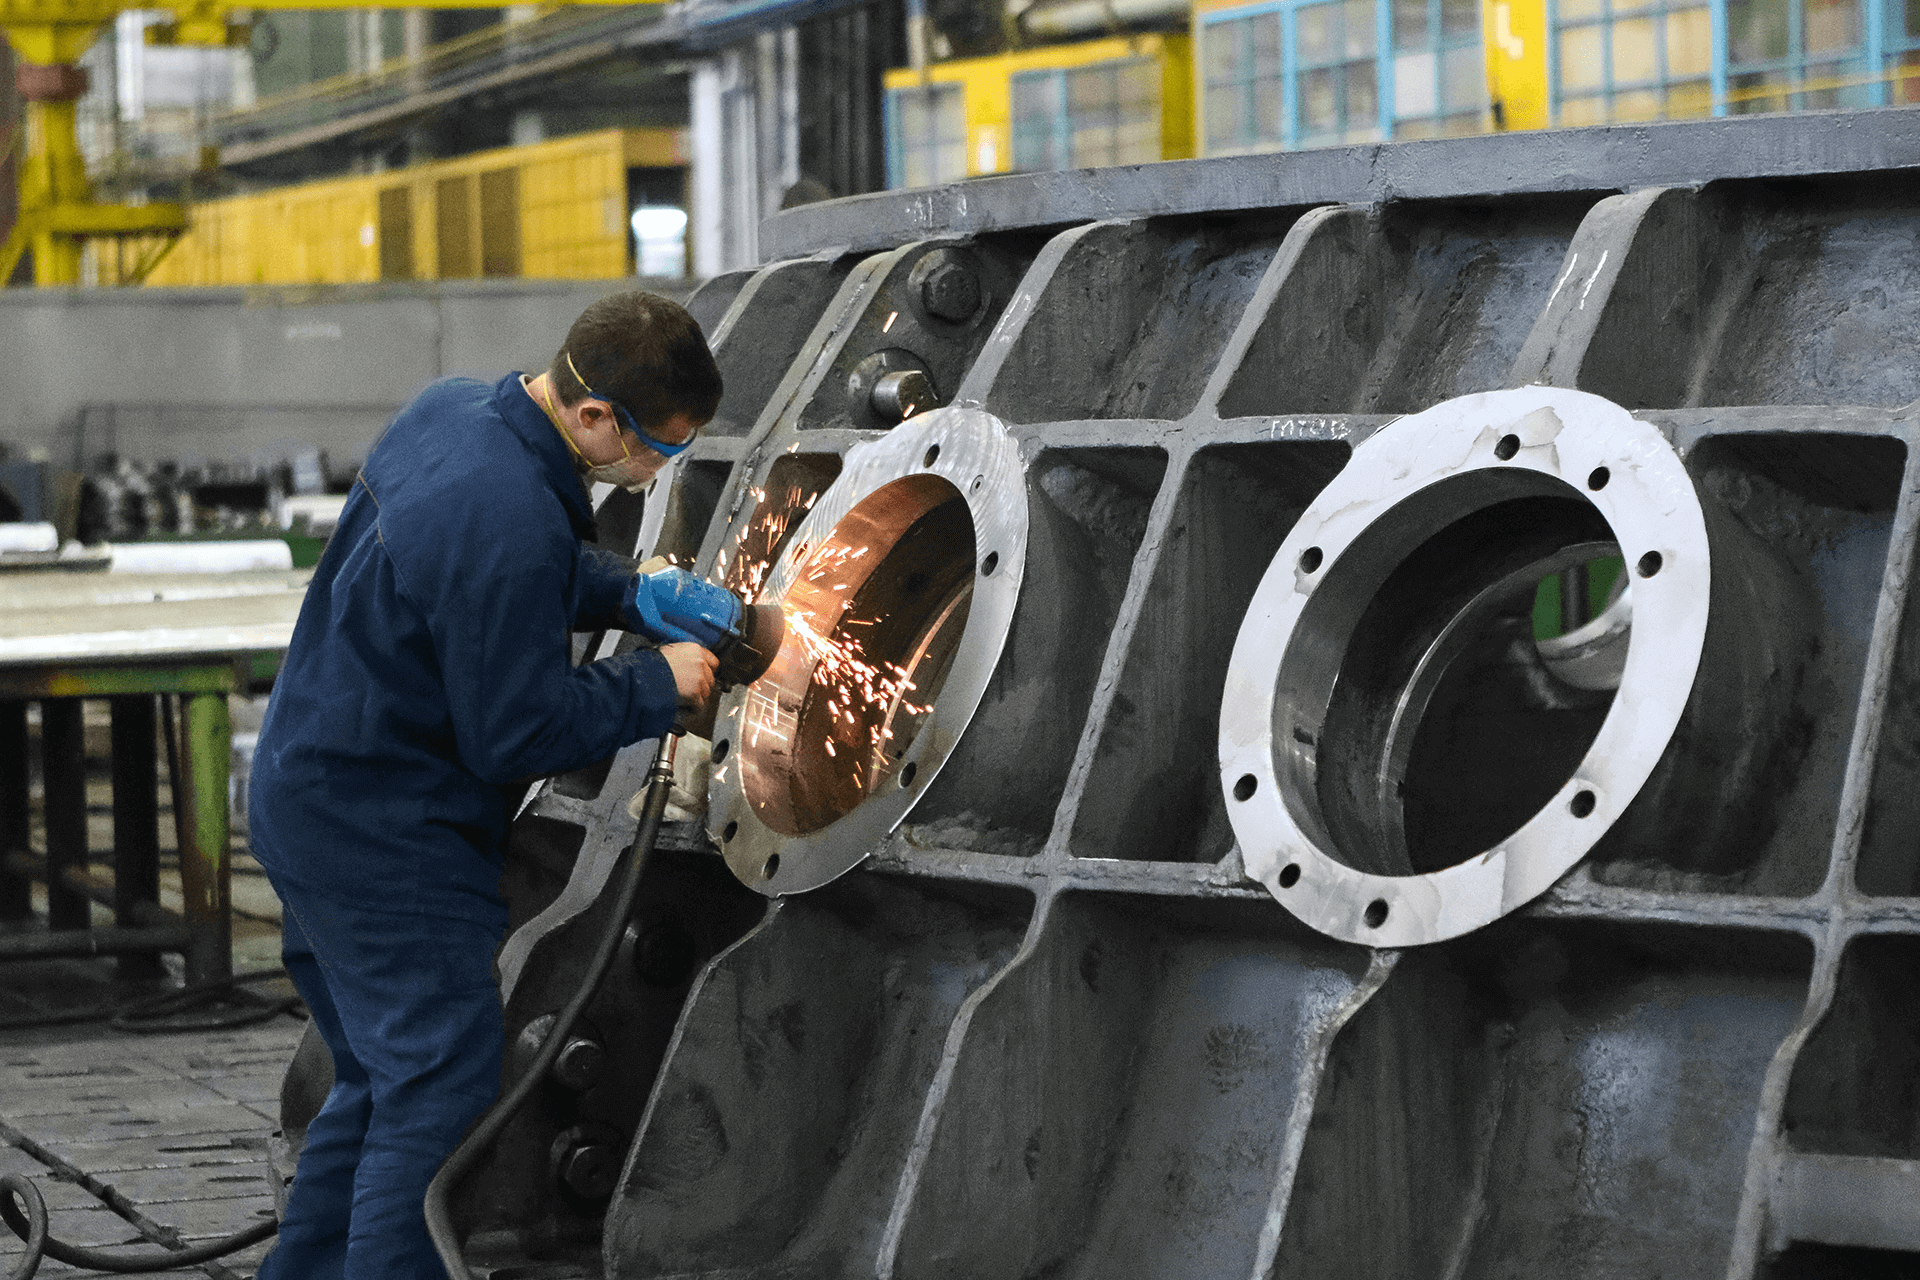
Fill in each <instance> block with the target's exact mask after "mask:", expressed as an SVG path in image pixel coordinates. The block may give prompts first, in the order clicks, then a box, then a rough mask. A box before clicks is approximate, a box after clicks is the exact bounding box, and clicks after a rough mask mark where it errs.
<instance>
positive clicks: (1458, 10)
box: [1440, 0, 1480, 36]
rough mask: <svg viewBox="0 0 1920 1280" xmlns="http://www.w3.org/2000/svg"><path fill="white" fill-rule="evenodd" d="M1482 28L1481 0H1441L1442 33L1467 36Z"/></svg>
mask: <svg viewBox="0 0 1920 1280" xmlns="http://www.w3.org/2000/svg"><path fill="white" fill-rule="evenodd" d="M1478 30H1480V0H1440V33H1441V34H1442V35H1447V36H1467V35H1472V34H1473V33H1474V32H1476V31H1478Z"/></svg>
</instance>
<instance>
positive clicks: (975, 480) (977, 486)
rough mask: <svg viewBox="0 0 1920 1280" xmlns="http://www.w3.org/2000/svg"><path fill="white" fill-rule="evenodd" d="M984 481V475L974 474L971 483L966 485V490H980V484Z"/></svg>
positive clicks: (976, 491) (985, 479) (969, 491)
mask: <svg viewBox="0 0 1920 1280" xmlns="http://www.w3.org/2000/svg"><path fill="white" fill-rule="evenodd" d="M986 482H987V478H986V477H985V476H975V477H974V478H973V483H972V484H970V485H968V486H967V492H968V493H978V492H980V486H981V485H983V484H985V483H986Z"/></svg>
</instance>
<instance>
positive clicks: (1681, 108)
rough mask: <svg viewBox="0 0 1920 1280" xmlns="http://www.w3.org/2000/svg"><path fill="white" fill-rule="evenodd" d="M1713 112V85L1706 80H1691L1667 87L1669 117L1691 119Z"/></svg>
mask: <svg viewBox="0 0 1920 1280" xmlns="http://www.w3.org/2000/svg"><path fill="white" fill-rule="evenodd" d="M1712 114H1713V85H1712V84H1711V83H1710V82H1708V81H1706V80H1690V81H1688V82H1687V83H1685V84H1676V85H1669V86H1668V87H1667V119H1669V120H1689V119H1693V118H1695V117H1699V116H1710V115H1712Z"/></svg>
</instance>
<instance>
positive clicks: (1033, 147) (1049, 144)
mask: <svg viewBox="0 0 1920 1280" xmlns="http://www.w3.org/2000/svg"><path fill="white" fill-rule="evenodd" d="M1058 75H1059V73H1058V72H1055V71H1027V72H1022V73H1020V74H1018V75H1016V76H1014V77H1013V83H1012V103H1011V106H1012V111H1013V167H1014V169H1015V170H1017V171H1022V172H1028V173H1032V172H1037V171H1039V170H1043V169H1057V168H1059V167H1060V158H1059V157H1057V156H1055V155H1054V153H1053V152H1054V146H1053V137H1054V129H1055V128H1056V126H1057V124H1058V120H1059V114H1060V109H1059V101H1060V97H1059V94H1060V88H1059V80H1058Z"/></svg>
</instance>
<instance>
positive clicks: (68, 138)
mask: <svg viewBox="0 0 1920 1280" xmlns="http://www.w3.org/2000/svg"><path fill="white" fill-rule="evenodd" d="M554 2H556V3H562V4H625V3H632V0H554ZM472 5H473V0H407V2H406V3H405V4H404V5H399V4H394V5H380V4H377V3H376V4H372V5H370V4H368V3H366V2H365V0H359V2H358V3H345V2H344V0H245V3H241V4H235V3H229V2H228V0H175V2H174V3H171V4H144V3H143V4H138V5H128V4H121V3H116V2H115V0H0V31H4V32H5V33H6V37H7V41H8V42H9V43H10V44H12V46H13V51H14V52H15V53H16V54H18V55H19V57H20V59H21V61H22V63H23V64H24V65H23V66H22V67H21V68H20V74H19V76H18V79H17V83H18V85H19V87H20V90H21V97H22V98H24V99H25V100H26V106H27V113H26V147H25V148H24V150H23V152H22V155H21V160H20V203H19V210H18V214H17V216H16V220H15V222H14V226H13V230H12V232H11V233H10V234H9V235H8V237H7V240H6V242H5V244H4V245H0V283H3V282H5V281H6V280H9V279H11V278H12V276H13V269H14V267H15V266H16V265H18V263H19V261H20V255H21V254H22V253H24V252H25V251H26V250H27V249H28V248H31V249H32V250H33V276H34V283H35V284H41V285H52V284H78V283H79V282H80V246H81V245H82V244H83V243H84V242H85V241H86V240H87V239H89V238H92V237H102V236H118V237H153V236H156V235H158V236H161V237H163V239H162V241H161V243H162V245H163V246H164V245H165V244H166V243H170V239H166V237H171V236H174V235H178V234H179V233H180V232H181V231H183V230H184V229H185V227H186V224H187V218H186V211H185V210H184V209H183V208H181V207H180V206H179V205H174V204H148V205H116V204H103V203H99V202H97V201H95V200H94V199H93V190H92V186H91V184H90V183H89V182H88V180H87V168H86V163H85V161H84V160H83V159H82V157H81V153H80V139H79V135H78V133H77V132H76V130H75V128H74V101H75V99H77V98H78V97H79V96H80V94H81V93H82V92H83V91H84V90H85V88H86V79H85V76H84V74H83V73H81V72H80V70H79V69H78V68H77V67H75V66H74V65H73V64H74V63H75V62H76V61H77V60H78V59H79V57H80V55H81V54H83V53H85V52H86V51H87V49H88V47H89V46H91V45H92V44H93V41H94V39H95V37H96V36H98V35H99V33H100V29H101V28H102V27H103V26H105V25H106V24H108V23H110V22H112V21H113V19H114V17H115V15H117V14H118V13H119V12H120V11H121V10H122V9H125V8H139V9H158V10H162V11H165V12H167V13H169V14H170V15H171V19H170V21H168V22H167V23H166V29H165V35H166V37H167V38H169V39H171V40H174V41H177V42H179V43H181V44H206V45H224V44H231V43H241V42H244V41H245V40H246V38H247V24H246V22H245V21H244V20H243V18H242V15H247V14H251V13H254V12H257V11H259V10H262V9H366V8H380V7H393V8H423V9H466V8H471V7H472ZM149 265H151V264H149ZM136 274H137V272H136Z"/></svg>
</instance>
